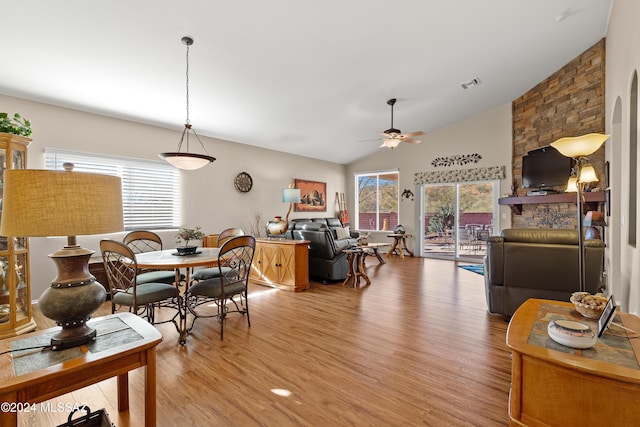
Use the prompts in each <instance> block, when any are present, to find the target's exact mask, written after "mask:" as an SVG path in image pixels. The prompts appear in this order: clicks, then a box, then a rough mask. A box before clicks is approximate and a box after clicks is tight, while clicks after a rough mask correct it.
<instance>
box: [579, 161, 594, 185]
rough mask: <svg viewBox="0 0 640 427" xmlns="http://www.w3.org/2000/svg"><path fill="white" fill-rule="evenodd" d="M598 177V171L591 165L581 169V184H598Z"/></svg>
mask: <svg viewBox="0 0 640 427" xmlns="http://www.w3.org/2000/svg"><path fill="white" fill-rule="evenodd" d="M597 181H598V177H597V175H596V170H595V169H594V168H593V166H591V165H586V166H583V167H581V168H580V182H581V183H587V182H597Z"/></svg>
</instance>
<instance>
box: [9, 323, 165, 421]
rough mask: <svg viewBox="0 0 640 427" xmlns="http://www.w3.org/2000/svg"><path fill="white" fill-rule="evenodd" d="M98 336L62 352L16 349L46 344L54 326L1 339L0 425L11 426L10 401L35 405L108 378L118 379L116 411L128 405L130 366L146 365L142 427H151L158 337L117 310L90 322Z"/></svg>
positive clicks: (14, 417) (15, 416)
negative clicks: (0, 408) (89, 341)
mask: <svg viewBox="0 0 640 427" xmlns="http://www.w3.org/2000/svg"><path fill="white" fill-rule="evenodd" d="M89 324H90V325H91V326H92V327H94V328H96V330H97V331H98V337H97V338H96V341H94V342H93V343H90V344H87V345H83V346H80V347H73V348H69V349H66V350H62V351H56V352H53V351H51V350H44V351H34V350H31V351H26V352H25V351H22V352H20V351H18V350H19V349H21V348H26V347H30V346H35V345H47V344H48V343H49V342H50V337H51V335H53V334H54V333H55V332H58V331H59V330H60V328H59V327H55V328H50V329H45V330H41V331H38V332H34V333H30V334H25V335H21V336H18V337H14V338H10V339H6V340H2V341H0V353H2V352H5V351H8V350H13V351H12V352H9V353H5V354H0V366H2V369H0V402H5V405H7V404H8V406H7V408H6V409H9V410H8V411H5V410H3V411H0V426H3V427H4V426H16V425H17V423H18V413H17V412H16V411H11V410H10V409H11V404H12V403H13V404H26V403H29V404H36V403H40V402H43V401H45V400H48V399H51V398H54V397H57V396H61V395H63V394H66V393H70V392H72V391H74V390H78V389H81V388H83V387H86V386H89V385H91V384H95V383H98V382H100V381H103V380H106V379H108V378H111V377H114V376H117V377H118V411H121V412H122V411H127V410H128V409H129V376H128V372H129V371H130V370H133V369H136V368H140V367H144V368H145V394H144V402H145V411H144V423H145V426H147V427H152V426H155V425H156V346H157V345H158V344H159V343H160V342H161V341H162V335H161V334H160V332H158V330H157V329H156V328H154V327H153V326H152V325H151V324H150V323H148V322H147V321H145V320H144V319H142V318H140V317H138V316H136V315H134V314H132V313H126V312H125V313H117V314H112V315H109V316H104V317H98V318H96V319H92V320H90V321H89Z"/></svg>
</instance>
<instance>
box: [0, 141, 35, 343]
mask: <svg viewBox="0 0 640 427" xmlns="http://www.w3.org/2000/svg"><path fill="white" fill-rule="evenodd" d="M29 143H31V139H29V138H24V137H22V136H17V135H13V134H10V133H4V132H0V216H1V215H2V204H1V200H2V199H1V197H2V194H3V187H2V181H3V177H4V171H5V170H6V169H24V168H26V166H27V147H28V145H29ZM29 274H30V270H29V239H28V238H26V237H4V236H0V339H2V338H7V337H11V336H14V335H18V334H22V333H24V332H29V331H32V330H34V329H35V328H36V326H37V325H36V323H35V322H34V321H33V318H32V314H31V284H30V279H29Z"/></svg>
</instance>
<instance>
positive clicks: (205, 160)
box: [158, 151, 216, 171]
mask: <svg viewBox="0 0 640 427" xmlns="http://www.w3.org/2000/svg"><path fill="white" fill-rule="evenodd" d="M158 156H159V157H160V158H161V159H163V160H166V161H167V162H169V164H171V165H172V166H174V167H176V168H178V169H182V170H188V171H191V170H196V169H200V168H203V167H205V166H207V165H208V164H209V163H213V162H214V161H215V160H216V159H215V157H211V156H207V155H204V154H196V153H188V152H183V153H181V152H177V151H176V152H171V153H160V154H158Z"/></svg>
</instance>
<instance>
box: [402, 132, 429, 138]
mask: <svg viewBox="0 0 640 427" xmlns="http://www.w3.org/2000/svg"><path fill="white" fill-rule="evenodd" d="M424 134H425V133H424V132H422V131H421V130H419V131H417V132H409V133H403V134H402V135H400V138H411V137H412V136H420V135H424Z"/></svg>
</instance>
